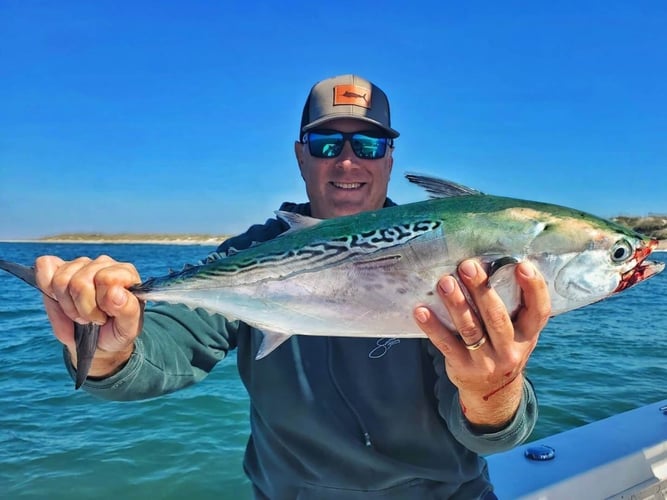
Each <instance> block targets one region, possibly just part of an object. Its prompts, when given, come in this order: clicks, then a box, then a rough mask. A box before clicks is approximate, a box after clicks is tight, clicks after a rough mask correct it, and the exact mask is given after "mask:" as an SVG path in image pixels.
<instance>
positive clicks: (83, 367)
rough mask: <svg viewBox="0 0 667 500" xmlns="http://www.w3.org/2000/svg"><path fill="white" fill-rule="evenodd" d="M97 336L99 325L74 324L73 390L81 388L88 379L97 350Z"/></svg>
mask: <svg viewBox="0 0 667 500" xmlns="http://www.w3.org/2000/svg"><path fill="white" fill-rule="evenodd" d="M99 335H100V327H99V325H96V324H94V323H88V324H87V325H80V324H78V323H74V341H75V342H76V380H75V382H74V388H75V389H78V388H79V387H81V386H82V385H83V383H84V382H85V381H86V378H87V377H88V372H89V371H90V367H91V365H92V364H93V357H94V356H95V351H96V350H97V338H98V337H99Z"/></svg>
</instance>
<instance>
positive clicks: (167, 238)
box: [36, 233, 229, 245]
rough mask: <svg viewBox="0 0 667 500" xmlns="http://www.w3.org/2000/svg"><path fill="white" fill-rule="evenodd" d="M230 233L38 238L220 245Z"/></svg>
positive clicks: (77, 234)
mask: <svg viewBox="0 0 667 500" xmlns="http://www.w3.org/2000/svg"><path fill="white" fill-rule="evenodd" d="M227 238H229V235H215V234H199V233H185V234H182V233H178V234H169V233H166V234H164V233H113V234H110V233H62V234H55V235H51V236H44V237H42V238H38V239H37V240H36V241H39V242H43V243H110V244H113V243H119V244H121V243H146V244H153V245H155V244H165V245H219V244H220V243H221V242H222V241H224V240H226V239H227Z"/></svg>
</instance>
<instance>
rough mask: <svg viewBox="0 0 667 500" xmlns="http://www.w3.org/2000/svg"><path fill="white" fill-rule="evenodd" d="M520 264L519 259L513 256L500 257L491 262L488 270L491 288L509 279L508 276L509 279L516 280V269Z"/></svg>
mask: <svg viewBox="0 0 667 500" xmlns="http://www.w3.org/2000/svg"><path fill="white" fill-rule="evenodd" d="M518 263H519V259H517V258H516V257H511V256H505V257H500V258H498V259H495V260H492V261H491V262H489V268H488V270H487V274H488V276H489V288H493V287H495V283H498V282H500V281H502V280H506V279H508V274H509V276H510V278H509V279H514V269H515V268H516V266H517V264H518Z"/></svg>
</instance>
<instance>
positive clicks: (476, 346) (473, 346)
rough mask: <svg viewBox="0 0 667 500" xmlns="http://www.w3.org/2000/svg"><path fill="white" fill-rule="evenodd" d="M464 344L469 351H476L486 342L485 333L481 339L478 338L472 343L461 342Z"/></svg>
mask: <svg viewBox="0 0 667 500" xmlns="http://www.w3.org/2000/svg"><path fill="white" fill-rule="evenodd" d="M463 344H464V345H465V346H466V349H468V350H469V351H476V350H477V349H479V348H480V347H482V346H483V345H484V344H486V335H483V336H482V338H481V339H479V340H478V341H477V342H475V343H474V344H466V343H465V342H464V343H463Z"/></svg>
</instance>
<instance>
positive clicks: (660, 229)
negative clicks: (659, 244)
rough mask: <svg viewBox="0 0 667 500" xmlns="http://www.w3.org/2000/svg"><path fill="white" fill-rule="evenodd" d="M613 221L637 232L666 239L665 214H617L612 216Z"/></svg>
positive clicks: (666, 224) (666, 216)
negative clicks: (644, 215) (639, 215)
mask: <svg viewBox="0 0 667 500" xmlns="http://www.w3.org/2000/svg"><path fill="white" fill-rule="evenodd" d="M613 220H614V222H617V223H618V224H620V225H622V226H625V227H629V228H631V229H633V230H635V231H637V232H638V233H642V234H645V235H646V236H651V237H652V238H657V239H659V240H667V215H658V214H651V215H648V216H646V217H630V216H624V215H623V216H619V217H614V219H613Z"/></svg>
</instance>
